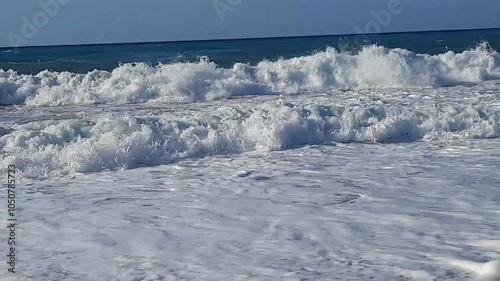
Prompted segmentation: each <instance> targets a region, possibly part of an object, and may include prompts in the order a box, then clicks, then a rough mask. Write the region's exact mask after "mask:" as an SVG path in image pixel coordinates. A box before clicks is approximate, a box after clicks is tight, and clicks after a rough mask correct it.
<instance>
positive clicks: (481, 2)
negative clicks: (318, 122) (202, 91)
mask: <svg viewBox="0 0 500 281" xmlns="http://www.w3.org/2000/svg"><path fill="white" fill-rule="evenodd" d="M44 3H45V4H44ZM499 11H500V1H498V0H30V1H19V0H0V46H3V47H17V46H28V45H29V46H37V45H66V44H96V43H122V42H145V41H178V40H204V39H229V38H251V37H280V36H306V35H327V34H352V33H370V32H395V31H422V30H445V29H471V28H500V17H499V16H498V12H499Z"/></svg>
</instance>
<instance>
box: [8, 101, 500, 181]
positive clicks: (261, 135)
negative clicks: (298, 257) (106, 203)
mask: <svg viewBox="0 0 500 281" xmlns="http://www.w3.org/2000/svg"><path fill="white" fill-rule="evenodd" d="M181 116H182V117H175V118H172V116H171V115H168V116H167V115H161V116H145V117H109V116H108V117H106V116H105V115H104V116H99V117H98V118H97V119H96V120H95V121H85V120H76V119H70V120H63V121H57V120H49V121H36V122H29V123H26V124H19V125H13V126H12V128H3V129H2V135H3V136H1V137H0V154H1V155H2V159H1V162H2V164H7V163H8V164H15V165H17V167H19V169H21V170H23V171H24V172H25V173H26V175H27V176H30V175H31V176H40V175H44V174H52V173H61V172H62V173H68V172H97V171H102V170H117V169H122V168H136V167H141V166H149V165H158V164H167V163H171V162H173V161H177V160H179V159H183V158H188V157H198V156H206V155H217V154H228V153H238V152H244V151H255V150H261V151H269V150H282V149H289V148H295V147H298V146H302V145H312V144H324V143H331V142H342V143H348V142H378V143H384V142H410V141H416V140H436V139H437V140H448V139H468V138H497V137H499V136H500V110H498V109H495V108H486V107H482V106H447V107H443V108H441V109H429V110H416V109H411V108H406V107H399V106H389V107H387V106H385V107H363V106H349V107H347V106H335V105H324V104H320V103H319V104H309V105H304V104H298V105H292V104H282V103H280V102H278V101H275V102H270V103H264V104H262V105H259V106H255V108H247V109H237V108H234V107H230V106H222V107H220V108H219V109H218V110H216V111H215V112H205V113H197V114H195V115H190V114H181Z"/></svg>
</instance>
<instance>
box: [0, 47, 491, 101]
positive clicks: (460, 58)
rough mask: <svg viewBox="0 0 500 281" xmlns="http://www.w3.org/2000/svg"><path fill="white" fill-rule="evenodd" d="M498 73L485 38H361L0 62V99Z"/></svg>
mask: <svg viewBox="0 0 500 281" xmlns="http://www.w3.org/2000/svg"><path fill="white" fill-rule="evenodd" d="M493 79H500V55H499V54H498V52H497V51H495V50H492V49H491V48H489V47H488V45H487V44H481V45H479V46H478V47H476V48H474V49H471V50H467V51H464V52H462V53H454V52H451V51H449V52H447V53H443V54H439V55H427V54H415V53H413V52H410V51H408V50H404V49H388V48H385V47H381V46H376V45H372V46H366V47H364V48H362V49H361V50H360V51H359V53H357V54H352V53H348V52H339V51H337V50H336V49H333V48H329V49H327V50H325V51H322V52H318V53H315V54H313V55H309V56H302V57H296V58H292V59H287V60H278V61H262V62H260V63H258V64H257V65H255V66H252V65H248V64H242V63H237V64H235V65H234V66H233V67H232V68H222V67H219V66H218V65H216V64H215V63H213V62H210V61H209V60H208V59H207V58H204V59H200V61H199V62H195V63H186V62H183V63H172V64H162V65H159V66H156V67H153V66H149V65H146V64H143V63H138V64H123V65H121V66H119V67H117V68H115V69H114V70H113V71H111V72H108V71H99V70H94V71H91V72H89V73H87V74H76V73H69V72H51V71H47V70H46V71H42V72H40V73H38V74H36V75H20V74H18V73H16V72H15V71H12V70H6V71H5V70H0V104H26V105H29V106H45V105H49V106H55V105H68V104H104V103H109V104H124V103H144V102H149V101H163V102H172V101H174V102H189V101H204V100H214V99H220V98H226V97H230V96H239V95H266V94H295V93H300V92H302V91H309V90H320V91H321V90H327V89H332V88H337V89H366V88H414V87H441V86H449V85H457V84H462V83H471V82H472V83H474V82H481V81H485V80H493Z"/></svg>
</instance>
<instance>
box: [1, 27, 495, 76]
mask: <svg viewBox="0 0 500 281" xmlns="http://www.w3.org/2000/svg"><path fill="white" fill-rule="evenodd" d="M481 42H488V43H489V44H490V45H491V47H492V48H494V49H496V50H498V49H500V29H489V30H469V31H441V32H420V33H393V34H379V35H365V36H359V35H356V36H321V37H296V38H272V39H244V40H218V41H192V42H165V43H136V44H116V45H86V46H56V47H29V48H20V49H17V50H13V49H9V48H3V49H0V68H1V69H4V70H7V69H13V70H16V71H17V72H18V73H23V74H35V73H38V72H40V71H42V70H46V69H48V70H53V71H70V72H78V73H86V72H88V71H91V70H94V69H100V70H112V69H114V68H116V67H117V66H118V65H120V64H123V63H130V62H145V63H148V64H151V65H156V64H158V63H170V62H179V61H180V62H186V61H198V60H199V58H200V57H203V56H206V57H208V58H209V59H210V60H211V61H214V62H216V63H217V64H218V65H219V66H222V67H231V66H232V65H233V64H234V63H236V62H243V63H249V64H256V63H258V62H259V61H262V60H264V59H268V60H275V59H278V58H291V57H296V56H303V55H307V54H310V53H313V52H316V51H321V50H324V49H325V48H327V47H334V48H338V49H341V50H344V51H353V52H355V51H356V50H357V49H358V48H359V47H361V46H363V45H368V44H379V45H382V46H385V47H388V48H403V49H407V50H410V51H412V52H415V53H426V54H431V55H434V54H439V53H444V52H446V51H447V50H451V51H455V52H462V51H464V50H467V49H471V48H474V47H475V46H476V45H477V44H479V43H481Z"/></svg>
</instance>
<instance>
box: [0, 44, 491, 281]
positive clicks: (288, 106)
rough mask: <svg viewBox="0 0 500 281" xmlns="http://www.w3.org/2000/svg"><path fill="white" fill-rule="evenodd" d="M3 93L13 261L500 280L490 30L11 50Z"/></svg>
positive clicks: (113, 271)
mask: <svg viewBox="0 0 500 281" xmlns="http://www.w3.org/2000/svg"><path fill="white" fill-rule="evenodd" d="M0 104H2V107H1V108H0V167H1V168H2V171H4V174H6V172H5V169H6V167H7V166H8V165H15V166H16V168H17V170H18V171H17V174H18V177H19V183H18V185H19V189H18V191H19V195H18V198H19V199H18V200H19V203H18V205H19V206H20V210H19V213H20V221H21V222H20V224H19V233H20V234H19V235H20V237H21V238H20V241H21V245H20V246H19V249H20V250H19V259H20V262H19V268H20V272H21V273H20V274H19V276H18V277H19V279H12V280H50V281H54V280H120V281H128V280H130V281H132V280H148V281H152V280H483V281H488V280H489V281H495V280H500V262H498V261H499V260H500V240H498V238H497V237H498V233H500V228H499V226H500V211H499V206H500V190H499V189H498V187H499V186H500V174H499V173H498V172H497V171H498V170H499V168H500V146H499V144H500V139H499V138H500V54H499V53H498V52H497V51H496V50H494V49H493V48H492V47H491V46H489V45H488V44H487V43H482V44H479V45H478V46H477V47H474V48H470V49H468V50H465V51H463V52H453V51H448V52H444V53H441V54H437V55H430V54H420V53H414V52H412V51H409V50H406V49H394V48H392V49H391V48H386V47H383V46H378V45H370V46H365V47H362V48H360V49H359V50H357V51H352V52H350V51H345V50H338V49H335V48H327V49H325V50H322V51H317V52H314V53H311V54H306V55H303V56H296V57H294V58H282V59H278V60H263V61H260V62H259V63H256V64H249V63H235V64H233V66H232V67H222V66H220V65H218V64H217V63H215V62H214V61H211V60H210V58H209V57H201V58H199V59H198V60H197V61H191V62H183V61H178V62H170V63H160V64H158V65H151V64H148V63H143V62H137V63H124V64H121V65H119V66H118V67H116V68H115V69H113V70H110V71H107V70H93V71H90V72H88V73H74V72H69V71H63V72H56V71H50V70H44V71H41V72H39V73H36V74H21V73H18V72H16V71H15V70H12V69H8V70H4V69H2V70H0ZM0 191H1V192H2V193H3V194H5V193H6V188H5V186H2V187H1V188H0ZM0 220H3V221H5V220H6V214H5V213H4V212H2V213H0ZM3 231H4V230H2V235H5V233H3ZM5 247H6V245H5V243H2V245H1V246H0V250H1V251H2V252H4V251H6V248H5ZM5 266H6V265H5V263H2V264H0V269H1V270H0V278H1V280H10V279H7V278H11V277H9V276H8V275H5V276H4V275H2V274H5V272H6V269H5V268H4V267H5Z"/></svg>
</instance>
